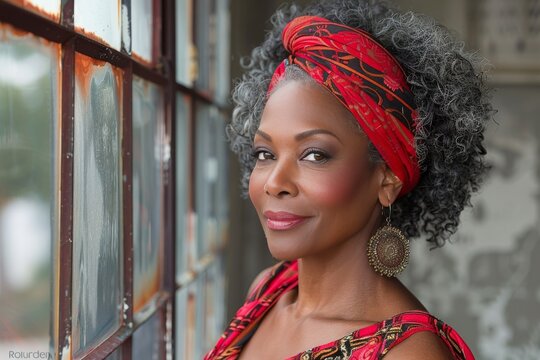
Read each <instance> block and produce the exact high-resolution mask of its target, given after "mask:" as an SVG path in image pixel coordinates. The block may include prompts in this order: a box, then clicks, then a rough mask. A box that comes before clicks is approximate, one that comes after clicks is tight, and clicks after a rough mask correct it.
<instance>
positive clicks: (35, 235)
mask: <svg viewBox="0 0 540 360" xmlns="http://www.w3.org/2000/svg"><path fill="white" fill-rule="evenodd" d="M21 34H22V32H21V31H20V30H14V29H13V28H11V27H10V26H8V25H2V26H1V27H0V354H2V356H7V354H8V351H9V350H11V351H15V352H20V351H29V350H31V351H36V350H37V351H41V352H47V351H48V350H49V327H50V326H52V324H51V315H50V308H51V306H52V305H51V300H50V298H51V281H52V274H51V267H52V264H51V256H52V254H51V249H52V248H54V247H56V245H57V243H51V239H57V225H58V217H57V204H58V202H57V198H56V194H57V192H56V191H55V189H56V188H57V186H58V178H57V177H56V170H55V169H56V167H57V162H56V159H57V157H58V149H57V147H56V144H57V139H56V134H57V132H58V126H59V123H58V114H59V113H58V111H59V109H58V95H57V92H58V86H59V85H58V82H57V81H58V78H59V68H58V67H57V64H58V61H59V57H60V47H59V46H58V45H56V44H52V43H49V42H47V41H45V40H42V39H38V38H36V37H34V36H32V35H21ZM28 99H31V101H28ZM51 355H52V353H51Z"/></svg>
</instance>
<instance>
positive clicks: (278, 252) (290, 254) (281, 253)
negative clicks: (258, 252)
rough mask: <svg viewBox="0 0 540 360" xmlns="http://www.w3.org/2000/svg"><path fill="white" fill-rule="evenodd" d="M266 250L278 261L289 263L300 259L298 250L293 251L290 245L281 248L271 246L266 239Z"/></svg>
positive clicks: (279, 246) (274, 245)
mask: <svg viewBox="0 0 540 360" xmlns="http://www.w3.org/2000/svg"><path fill="white" fill-rule="evenodd" d="M267 244H268V250H269V251H270V254H271V255H272V257H273V258H274V259H276V260H279V261H290V260H295V259H298V258H299V257H301V254H300V253H299V251H298V249H293V248H292V247H291V246H290V245H289V246H283V245H282V244H280V245H277V244H272V242H271V241H270V240H268V239H267Z"/></svg>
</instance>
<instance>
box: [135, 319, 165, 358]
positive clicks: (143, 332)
mask: <svg viewBox="0 0 540 360" xmlns="http://www.w3.org/2000/svg"><path fill="white" fill-rule="evenodd" d="M161 326H162V325H161V315H160V313H157V314H155V315H153V316H152V317H151V318H150V319H148V320H147V321H146V322H145V323H144V324H142V325H141V326H140V327H139V328H138V329H137V330H136V331H135V333H134V334H133V341H132V356H133V359H134V360H138V359H140V360H158V359H161V358H162V356H161V355H162V354H163V337H162V329H161Z"/></svg>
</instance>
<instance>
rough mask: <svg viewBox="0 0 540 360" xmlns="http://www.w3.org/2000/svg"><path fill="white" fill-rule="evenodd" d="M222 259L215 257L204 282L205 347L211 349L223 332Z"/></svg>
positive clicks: (223, 272)
mask: <svg viewBox="0 0 540 360" xmlns="http://www.w3.org/2000/svg"><path fill="white" fill-rule="evenodd" d="M224 274H225V269H224V267H223V260H222V259H221V258H219V257H218V258H217V259H216V261H215V262H214V263H213V264H212V265H210V267H209V268H208V272H207V282H206V290H205V291H206V310H205V314H206V333H205V341H206V343H205V348H206V349H208V350H209V349H211V348H212V346H214V344H215V343H216V342H217V341H218V338H219V336H220V335H221V334H222V333H223V331H224V330H225V329H224V326H225V306H226V303H225V291H224V290H225V289H224V283H225V279H224Z"/></svg>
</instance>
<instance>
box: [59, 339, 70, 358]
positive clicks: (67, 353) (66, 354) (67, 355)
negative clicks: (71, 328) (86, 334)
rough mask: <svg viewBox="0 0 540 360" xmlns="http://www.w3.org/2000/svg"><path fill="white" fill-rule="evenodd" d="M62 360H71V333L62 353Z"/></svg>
mask: <svg viewBox="0 0 540 360" xmlns="http://www.w3.org/2000/svg"><path fill="white" fill-rule="evenodd" d="M60 359H61V360H71V335H68V336H66V340H65V342H64V347H63V348H62V352H61V353H60Z"/></svg>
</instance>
